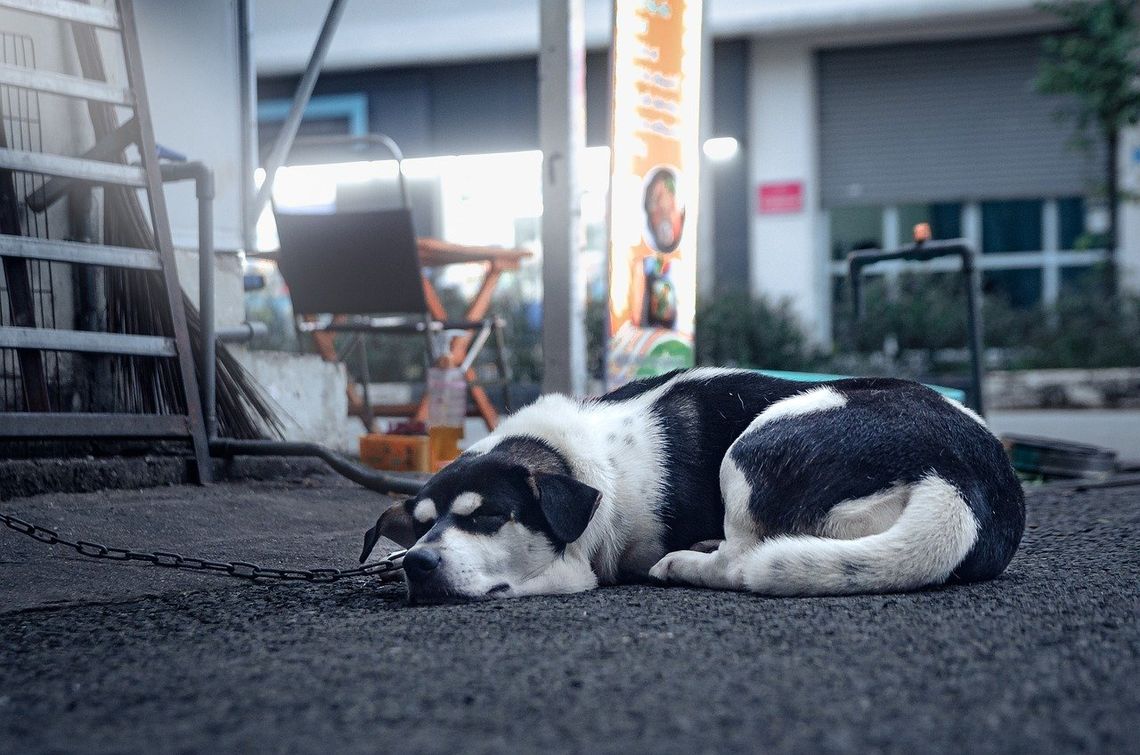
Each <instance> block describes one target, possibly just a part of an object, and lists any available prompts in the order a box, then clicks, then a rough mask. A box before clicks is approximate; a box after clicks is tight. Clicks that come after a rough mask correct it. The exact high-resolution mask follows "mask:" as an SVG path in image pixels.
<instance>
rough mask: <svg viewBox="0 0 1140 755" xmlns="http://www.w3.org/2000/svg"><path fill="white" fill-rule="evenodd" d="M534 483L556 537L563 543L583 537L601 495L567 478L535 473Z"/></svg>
mask: <svg viewBox="0 0 1140 755" xmlns="http://www.w3.org/2000/svg"><path fill="white" fill-rule="evenodd" d="M531 480H533V482H532V488H533V489H534V491H535V494H536V495H537V496H538V505H539V508H540V509H541V510H542V515H543V516H544V517H546V522H547V524H549V525H550V529H551V531H552V532H553V533H554V536H555V537H557V538H558V539H559V540H561V541H562V542H564V543H572V542H574V541H575V540H577V539H578V538H580V537H581V536H582V533H583V532H585V531H586V525H587V524H589V523H590V517H592V516H593V515H594V510H595V509H597V507H598V502H599V501H600V500H602V494H601V493H600V492H599V491H597V490H595V489H594V488H592V487H590V486H589V485H587V484H585V483H583V482H578V481H577V480H575V479H574V478H573V477H570V476H568V475H562V474H536V475H535V476H534V477H532V478H531Z"/></svg>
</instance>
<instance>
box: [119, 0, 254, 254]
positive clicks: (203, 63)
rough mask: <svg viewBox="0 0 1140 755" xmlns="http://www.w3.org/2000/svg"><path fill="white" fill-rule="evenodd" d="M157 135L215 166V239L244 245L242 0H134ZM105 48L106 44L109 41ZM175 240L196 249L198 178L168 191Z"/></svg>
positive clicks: (230, 246)
mask: <svg viewBox="0 0 1140 755" xmlns="http://www.w3.org/2000/svg"><path fill="white" fill-rule="evenodd" d="M135 15H136V16H137V18H138V26H139V37H140V40H139V43H140V46H141V47H142V59H143V66H144V75H145V77H146V84H147V94H148V96H149V97H150V107H151V115H152V118H153V120H154V135H155V139H156V140H157V141H158V142H159V143H160V144H162V145H164V146H167V147H170V148H171V149H174V150H177V151H179V152H181V153H183V154H185V155H186V156H187V157H189V158H190V159H192V160H202V161H204V162H205V163H206V164H207V165H209V166H210V167H211V168H213V169H214V173H215V176H216V182H217V199H216V200H215V201H214V243H215V245H216V246H217V248H218V249H220V250H225V249H239V248H241V244H242V240H241V194H240V189H239V183H238V179H239V176H240V170H241V130H240V128H241V117H240V114H241V105H240V103H241V100H240V90H239V87H240V80H239V76H238V39H237V2H236V0H209V1H208V2H205V1H201V0H200V1H199V2H185V0H136V2H135ZM103 49H104V54H105V55H106V54H107V51H108V46H107V45H106V40H104V48H103ZM166 202H167V207H168V209H169V211H170V226H171V230H172V232H173V235H174V245H175V246H178V247H182V248H187V249H196V248H197V247H198V214H197V213H198V209H197V200H196V199H195V198H194V186H193V183H192V182H187V183H182V184H172V185H170V186H168V187H167V190H166Z"/></svg>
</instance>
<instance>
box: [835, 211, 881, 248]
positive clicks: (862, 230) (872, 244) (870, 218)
mask: <svg viewBox="0 0 1140 755" xmlns="http://www.w3.org/2000/svg"><path fill="white" fill-rule="evenodd" d="M882 246H883V208H882V207H838V208H836V209H834V210H832V211H831V258H832V259H834V260H842V259H844V258H846V257H847V253H848V252H852V251H855V250H857V249H880V248H882Z"/></svg>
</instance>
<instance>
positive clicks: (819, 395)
mask: <svg viewBox="0 0 1140 755" xmlns="http://www.w3.org/2000/svg"><path fill="white" fill-rule="evenodd" d="M844 406H847V397H846V396H844V395H843V394H842V393H840V392H839V391H837V390H835V389H834V388H828V387H827V386H820V387H819V388H812V389H811V390H810V391H804V392H803V393H797V394H796V395H795V396H789V397H788V398H786V399H783V400H781V401H777V402H776V403H774V404H772V405H771V406H769V407H768V408H767V409H765V410H764V411H762V412H760V416H758V417H757V418H756V419H754V420H752V424H751V425H750V426H749V428H748V429H749V430H754V429H756V428H757V427H760V426H761V425H764V424H766V423H768V422H771V421H772V420H775V419H783V418H784V417H799V416H801V415H804V414H813V413H815V412H825V411H828V410H830V409H840V408H842V407H844Z"/></svg>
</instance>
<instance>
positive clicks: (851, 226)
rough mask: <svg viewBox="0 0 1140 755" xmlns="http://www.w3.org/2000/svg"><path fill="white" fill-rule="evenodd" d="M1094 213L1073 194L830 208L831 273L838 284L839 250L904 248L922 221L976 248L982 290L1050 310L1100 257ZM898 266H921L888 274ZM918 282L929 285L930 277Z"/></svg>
mask: <svg viewBox="0 0 1140 755" xmlns="http://www.w3.org/2000/svg"><path fill="white" fill-rule="evenodd" d="M1095 212H1096V210H1095V209H1094V210H1090V207H1089V202H1088V201H1087V200H1086V199H1085V198H1084V197H1080V196H1068V197H1058V198H1023V199H1001V200H984V201H981V202H942V203H932V204H918V203H916V204H898V205H888V206H877V207H838V208H833V209H831V210H829V212H828V214H829V218H830V222H829V224H828V227H829V229H830V233H831V238H830V244H829V246H830V251H831V258H832V262H831V272H832V275H834V276H835V278H836V281H837V282H838V283H840V284H845V283H846V275H847V266H846V262H845V260H844V257H845V256H846V254H847V252H849V251H851V250H853V249H860V248H868V247H882V246H886V247H891V246H895V245H896V244H902V243H907V242H908V241H909V240H910V235H911V229H912V228H913V227H914V226H915V225H916V224H917V223H929V224H930V227H931V232H932V235H933V237H934V238H935V239H951V238H960V237H968V238H970V240H971V241H973V243H975V244H977V245H978V246H979V248H980V249H981V251H982V256H981V258H980V259H979V266H980V267H981V269H982V285H983V289H984V291H985V293H987V294H989V295H993V296H1000V297H1002V298H1004V299H1006V300H1007V301H1008V302H1009V304H1011V305H1012V306H1014V307H1018V308H1022V309H1028V308H1031V307H1035V306H1038V305H1040V304H1045V305H1052V304H1054V303H1056V301H1057V299H1058V298H1059V297H1060V296H1061V295H1062V294H1063V293H1064V292H1067V291H1070V290H1072V289H1073V288H1075V287H1076V286H1079V285H1081V284H1082V281H1084V280H1085V279H1086V278H1087V276H1088V274H1089V271H1090V269H1091V268H1092V266H1093V265H1096V264H1097V263H1099V262H1101V261H1102V260H1103V259H1104V250H1103V245H1104V237H1103V235H1102V234H1098V233H1095V232H1094V231H1093V229H1092V228H1090V226H1092V227H1095V226H1096V225H1097V222H1096V218H1095ZM1090 218H1091V219H1090ZM896 237H897V238H896ZM899 269H903V270H905V269H913V270H915V271H921V270H924V266H923V265H921V264H917V265H911V264H909V263H908V264H904V265H902V266H901V268H896V269H895V273H896V274H897V272H898V270H899ZM930 269H931V268H929V267H926V268H925V270H930ZM942 269H949V268H945V267H943V268H942ZM888 277H889V275H888ZM923 280H928V281H929V282H930V284H931V285H933V278H929V279H928V278H927V277H926V275H924V276H923ZM842 288H843V285H840V286H838V287H837V288H836V290H835V291H836V292H838V291H839V290H840V289H842Z"/></svg>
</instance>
